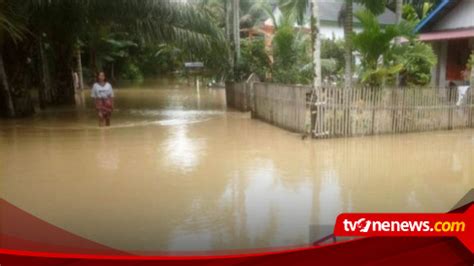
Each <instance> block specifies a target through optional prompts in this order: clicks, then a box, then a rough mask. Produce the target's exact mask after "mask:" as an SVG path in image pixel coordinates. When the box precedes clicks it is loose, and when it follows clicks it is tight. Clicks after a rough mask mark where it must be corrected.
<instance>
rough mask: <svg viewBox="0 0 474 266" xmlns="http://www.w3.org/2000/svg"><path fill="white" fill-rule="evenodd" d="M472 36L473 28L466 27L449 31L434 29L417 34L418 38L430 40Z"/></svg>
mask: <svg viewBox="0 0 474 266" xmlns="http://www.w3.org/2000/svg"><path fill="white" fill-rule="evenodd" d="M473 37H474V28H468V29H459V30H450V31H435V32H427V33H421V34H420V36H419V39H420V40H421V41H425V42H430V41H440V40H451V39H464V38H473Z"/></svg>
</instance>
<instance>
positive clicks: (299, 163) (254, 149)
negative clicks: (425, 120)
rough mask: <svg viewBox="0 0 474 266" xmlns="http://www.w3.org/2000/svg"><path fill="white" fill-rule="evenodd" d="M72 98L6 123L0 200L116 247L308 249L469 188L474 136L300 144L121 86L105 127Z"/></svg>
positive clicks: (203, 97)
mask: <svg viewBox="0 0 474 266" xmlns="http://www.w3.org/2000/svg"><path fill="white" fill-rule="evenodd" d="M78 100H79V102H82V103H80V104H79V105H78V107H77V108H59V109H54V110H47V111H44V112H42V113H40V114H38V115H36V116H35V117H33V118H30V119H24V120H14V121H11V120H10V121H6V120H3V121H1V120H0V196H1V197H2V198H4V199H5V200H7V201H9V202H11V203H12V204H15V205H16V206H18V207H20V208H22V209H24V210H26V211H27V212H29V213H31V214H33V215H35V216H38V217H40V218H41V219H43V220H45V221H47V222H50V223H52V224H54V225H56V226H59V227H61V228H64V229H66V230H68V231H70V232H73V233H75V234H78V235H80V236H83V237H86V238H88V239H91V240H94V241H97V242H99V243H102V244H105V245H108V246H110V247H113V248H117V249H122V250H131V251H158V250H161V251H171V250H172V251H184V250H228V249H252V248H268V247H279V246H290V245H305V244H307V243H308V242H310V241H311V240H312V239H311V237H310V228H311V226H312V225H331V224H333V223H334V221H335V218H336V216H337V215H338V214H339V213H341V212H446V211H448V210H449V209H450V208H451V207H452V206H453V205H454V204H455V203H456V202H457V201H458V200H459V199H460V198H461V197H462V196H463V195H464V194H465V193H467V191H468V190H469V189H470V188H473V187H474V166H473V165H474V157H473V150H474V130H459V131H437V132H430V133H417V134H404V135H386V136H378V137H366V138H350V139H332V140H304V141H303V140H301V137H300V136H299V135H298V134H294V133H290V132H287V131H285V130H282V129H279V128H276V127H274V126H271V125H269V124H266V123H264V122H261V121H258V120H252V119H251V118H250V115H249V114H245V113H239V112H235V111H232V110H227V109H226V104H225V92H224V90H222V89H208V88H200V89H199V90H198V89H196V88H195V87H192V86H188V85H187V84H186V83H176V82H164V81H162V82H150V83H146V84H144V85H141V86H136V87H129V86H122V87H119V88H118V89H117V90H116V107H117V110H116V111H115V113H114V114H113V119H112V124H113V126H112V127H111V128H99V127H98V126H97V121H96V116H95V113H94V110H93V109H92V102H91V101H90V99H89V91H86V92H85V95H78Z"/></svg>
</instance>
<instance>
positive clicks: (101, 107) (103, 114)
mask: <svg viewBox="0 0 474 266" xmlns="http://www.w3.org/2000/svg"><path fill="white" fill-rule="evenodd" d="M91 96H92V98H94V99H95V108H96V109H97V113H98V115H99V126H101V127H102V126H110V117H111V116H112V110H113V108H114V91H113V89H112V85H110V83H108V82H107V78H106V77H105V73H104V72H99V74H97V81H96V83H94V86H93V87H92V93H91Z"/></svg>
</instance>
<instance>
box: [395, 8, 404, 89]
mask: <svg viewBox="0 0 474 266" xmlns="http://www.w3.org/2000/svg"><path fill="white" fill-rule="evenodd" d="M402 10H403V0H397V2H396V9H395V13H396V21H395V22H396V24H397V25H398V24H400V22H402ZM400 43H401V37H400V36H399V37H397V38H395V44H396V45H400ZM395 86H396V87H399V86H400V74H398V73H397V75H396V77H395Z"/></svg>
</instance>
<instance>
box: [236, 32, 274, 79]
mask: <svg viewBox="0 0 474 266" xmlns="http://www.w3.org/2000/svg"><path fill="white" fill-rule="evenodd" d="M270 65H271V62H270V59H269V58H268V55H267V53H266V51H265V42H264V40H263V39H253V40H249V39H243V40H242V41H241V60H240V62H238V63H237V66H236V72H235V75H236V79H237V80H244V79H246V78H247V77H248V76H250V74H252V73H255V74H257V75H258V76H259V77H260V78H261V79H262V80H264V79H265V77H266V75H267V73H269V72H270V68H271V67H270Z"/></svg>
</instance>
